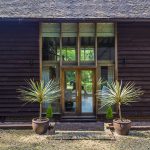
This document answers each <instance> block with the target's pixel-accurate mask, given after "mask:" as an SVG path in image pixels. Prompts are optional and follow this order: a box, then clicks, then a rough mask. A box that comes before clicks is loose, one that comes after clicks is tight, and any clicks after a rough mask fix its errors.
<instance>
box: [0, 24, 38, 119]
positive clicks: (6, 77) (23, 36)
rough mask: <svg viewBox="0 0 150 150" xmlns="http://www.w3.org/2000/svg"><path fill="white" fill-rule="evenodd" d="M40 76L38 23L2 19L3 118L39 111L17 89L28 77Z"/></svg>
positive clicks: (0, 73) (0, 113)
mask: <svg viewBox="0 0 150 150" xmlns="http://www.w3.org/2000/svg"><path fill="white" fill-rule="evenodd" d="M30 78H34V79H35V80H38V79H39V25H38V23H26V22H11V23H10V22H5V23H4V22H1V23H0V118H1V119H2V118H3V116H6V117H13V116H15V117H22V118H24V117H27V116H34V115H36V114H37V111H38V107H37V104H26V105H24V102H22V101H21V100H19V99H18V98H17V96H18V94H17V91H16V89H18V88H19V87H20V86H25V85H26V82H25V80H26V79H30Z"/></svg>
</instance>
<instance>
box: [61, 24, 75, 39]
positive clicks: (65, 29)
mask: <svg viewBox="0 0 150 150" xmlns="http://www.w3.org/2000/svg"><path fill="white" fill-rule="evenodd" d="M77 29H78V28H77V23H62V37H77Z"/></svg>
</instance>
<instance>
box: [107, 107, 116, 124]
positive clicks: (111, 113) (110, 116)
mask: <svg viewBox="0 0 150 150" xmlns="http://www.w3.org/2000/svg"><path fill="white" fill-rule="evenodd" d="M113 117H114V116H113V110H112V107H111V106H109V107H108V108H107V109H106V119H107V121H108V122H111V121H112V119H113Z"/></svg>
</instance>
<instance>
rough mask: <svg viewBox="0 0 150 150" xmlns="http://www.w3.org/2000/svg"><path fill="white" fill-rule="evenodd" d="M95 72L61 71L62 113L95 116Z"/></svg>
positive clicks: (81, 70) (91, 70)
mask: <svg viewBox="0 0 150 150" xmlns="http://www.w3.org/2000/svg"><path fill="white" fill-rule="evenodd" d="M95 91H96V87H95V70H94V69H79V68H78V69H71V68H70V69H62V113H63V114H64V115H66V114H67V115H87V114H90V115H91V114H95Z"/></svg>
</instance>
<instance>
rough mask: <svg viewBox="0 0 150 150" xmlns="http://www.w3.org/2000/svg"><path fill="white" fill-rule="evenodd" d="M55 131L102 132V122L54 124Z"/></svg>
mask: <svg viewBox="0 0 150 150" xmlns="http://www.w3.org/2000/svg"><path fill="white" fill-rule="evenodd" d="M55 130H59V131H103V130H104V123H103V122H77V123H74V122H56V123H55Z"/></svg>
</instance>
